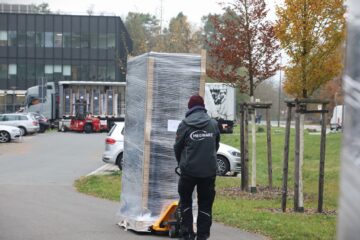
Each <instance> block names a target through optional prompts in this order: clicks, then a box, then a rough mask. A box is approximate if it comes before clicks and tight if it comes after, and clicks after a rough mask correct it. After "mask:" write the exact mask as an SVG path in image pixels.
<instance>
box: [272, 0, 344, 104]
mask: <svg viewBox="0 0 360 240" xmlns="http://www.w3.org/2000/svg"><path fill="white" fill-rule="evenodd" d="M276 12H277V16H278V18H279V19H278V21H277V24H276V35H277V37H278V38H279V40H280V42H281V46H282V48H283V49H284V50H285V51H286V53H287V55H288V56H289V59H290V61H289V66H288V67H287V68H286V69H285V75H286V81H285V83H284V90H285V91H286V92H287V93H288V94H290V95H292V96H294V97H297V98H308V97H309V96H311V95H312V94H313V93H314V91H315V90H317V89H318V88H319V87H320V86H322V85H323V84H324V83H326V82H327V81H330V80H332V79H333V78H335V77H336V76H339V75H340V74H341V71H342V68H343V64H342V49H341V48H339V46H340V45H341V44H342V43H343V41H344V38H345V18H344V14H345V7H344V0H285V5H284V7H277V10H276Z"/></svg>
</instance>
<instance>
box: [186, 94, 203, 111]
mask: <svg viewBox="0 0 360 240" xmlns="http://www.w3.org/2000/svg"><path fill="white" fill-rule="evenodd" d="M195 106H201V107H205V104H204V99H203V98H202V97H201V96H199V95H193V96H191V97H190V99H189V103H188V108H189V109H190V108H193V107H195Z"/></svg>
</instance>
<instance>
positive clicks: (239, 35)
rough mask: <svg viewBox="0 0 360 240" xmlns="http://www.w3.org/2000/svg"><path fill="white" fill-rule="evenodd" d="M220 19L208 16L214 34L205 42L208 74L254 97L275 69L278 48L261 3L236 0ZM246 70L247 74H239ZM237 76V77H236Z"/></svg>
mask: <svg viewBox="0 0 360 240" xmlns="http://www.w3.org/2000/svg"><path fill="white" fill-rule="evenodd" d="M224 10H225V13H224V14H223V15H222V16H218V15H214V16H211V17H210V19H211V22H212V25H213V27H214V29H215V31H214V32H213V33H212V34H211V35H210V39H209V40H207V44H208V45H209V50H208V53H209V56H210V61H211V64H210V66H209V69H208V71H207V72H208V75H209V76H210V77H212V78H215V79H218V80H220V81H222V82H226V83H229V84H231V85H233V86H237V87H239V88H240V91H241V92H243V93H247V94H249V95H250V96H251V97H252V96H254V90H255V88H256V87H257V86H258V85H259V84H260V83H261V82H263V81H264V80H266V79H269V78H270V77H271V76H273V75H274V74H275V72H276V71H277V69H278V63H277V61H278V54H277V53H278V50H279V45H278V43H277V41H276V38H275V33H274V28H273V25H272V23H271V22H270V21H268V20H266V16H267V13H268V10H267V9H266V4H265V1H264V0H235V1H234V3H231V4H229V5H228V6H226V7H225V8H224ZM244 70H245V71H246V74H241V73H240V72H241V71H242V72H244ZM239 73H240V74H239Z"/></svg>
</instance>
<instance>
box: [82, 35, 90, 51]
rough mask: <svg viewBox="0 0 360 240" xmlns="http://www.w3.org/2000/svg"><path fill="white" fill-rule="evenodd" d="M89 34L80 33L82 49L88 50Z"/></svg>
mask: <svg viewBox="0 0 360 240" xmlns="http://www.w3.org/2000/svg"><path fill="white" fill-rule="evenodd" d="M89 37H90V36H89V34H88V33H81V47H82V48H89V45H90V44H89V42H90V39H89Z"/></svg>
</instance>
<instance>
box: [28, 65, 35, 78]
mask: <svg viewBox="0 0 360 240" xmlns="http://www.w3.org/2000/svg"><path fill="white" fill-rule="evenodd" d="M35 78H36V72H35V64H32V63H30V64H28V65H27V79H35Z"/></svg>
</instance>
